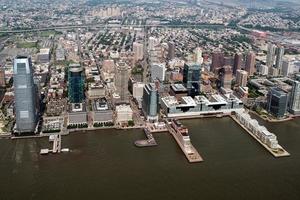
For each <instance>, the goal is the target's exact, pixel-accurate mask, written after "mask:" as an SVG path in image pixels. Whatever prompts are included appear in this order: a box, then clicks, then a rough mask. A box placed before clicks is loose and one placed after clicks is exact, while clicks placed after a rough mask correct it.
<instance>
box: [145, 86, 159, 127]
mask: <svg viewBox="0 0 300 200" xmlns="http://www.w3.org/2000/svg"><path fill="white" fill-rule="evenodd" d="M158 100H159V96H158V90H157V88H156V86H155V84H154V83H149V84H147V85H145V87H144V91H143V104H142V108H143V112H144V115H145V117H146V118H147V120H148V121H157V120H158Z"/></svg>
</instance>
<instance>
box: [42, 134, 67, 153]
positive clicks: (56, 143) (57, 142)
mask: <svg viewBox="0 0 300 200" xmlns="http://www.w3.org/2000/svg"><path fill="white" fill-rule="evenodd" d="M49 142H52V143H53V145H52V149H41V151H40V154H41V155H47V154H49V153H54V154H55V153H61V152H69V149H68V148H64V149H62V148H61V135H60V134H56V135H50V136H49Z"/></svg>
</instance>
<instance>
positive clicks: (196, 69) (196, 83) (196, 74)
mask: <svg viewBox="0 0 300 200" xmlns="http://www.w3.org/2000/svg"><path fill="white" fill-rule="evenodd" d="M200 70H201V67H200V65H198V64H196V63H185V64H184V68H183V83H184V84H185V87H186V88H187V90H188V95H190V96H192V97H194V96H196V95H199V93H200V76H201V72H200Z"/></svg>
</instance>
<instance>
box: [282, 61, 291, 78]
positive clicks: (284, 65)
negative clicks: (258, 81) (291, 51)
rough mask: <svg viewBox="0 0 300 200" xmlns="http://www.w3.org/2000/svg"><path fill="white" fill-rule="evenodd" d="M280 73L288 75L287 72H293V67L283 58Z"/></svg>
mask: <svg viewBox="0 0 300 200" xmlns="http://www.w3.org/2000/svg"><path fill="white" fill-rule="evenodd" d="M281 72H282V75H283V76H288V75H289V74H292V73H293V67H292V65H291V63H290V61H289V60H283V61H282V71H281Z"/></svg>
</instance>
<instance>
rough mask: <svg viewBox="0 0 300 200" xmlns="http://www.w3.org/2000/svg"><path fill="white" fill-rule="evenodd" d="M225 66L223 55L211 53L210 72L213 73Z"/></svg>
mask: <svg viewBox="0 0 300 200" xmlns="http://www.w3.org/2000/svg"><path fill="white" fill-rule="evenodd" d="M224 64H225V59H224V54H223V53H222V52H214V53H212V64H211V69H210V71H215V70H216V69H218V68H221V67H223V66H224Z"/></svg>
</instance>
